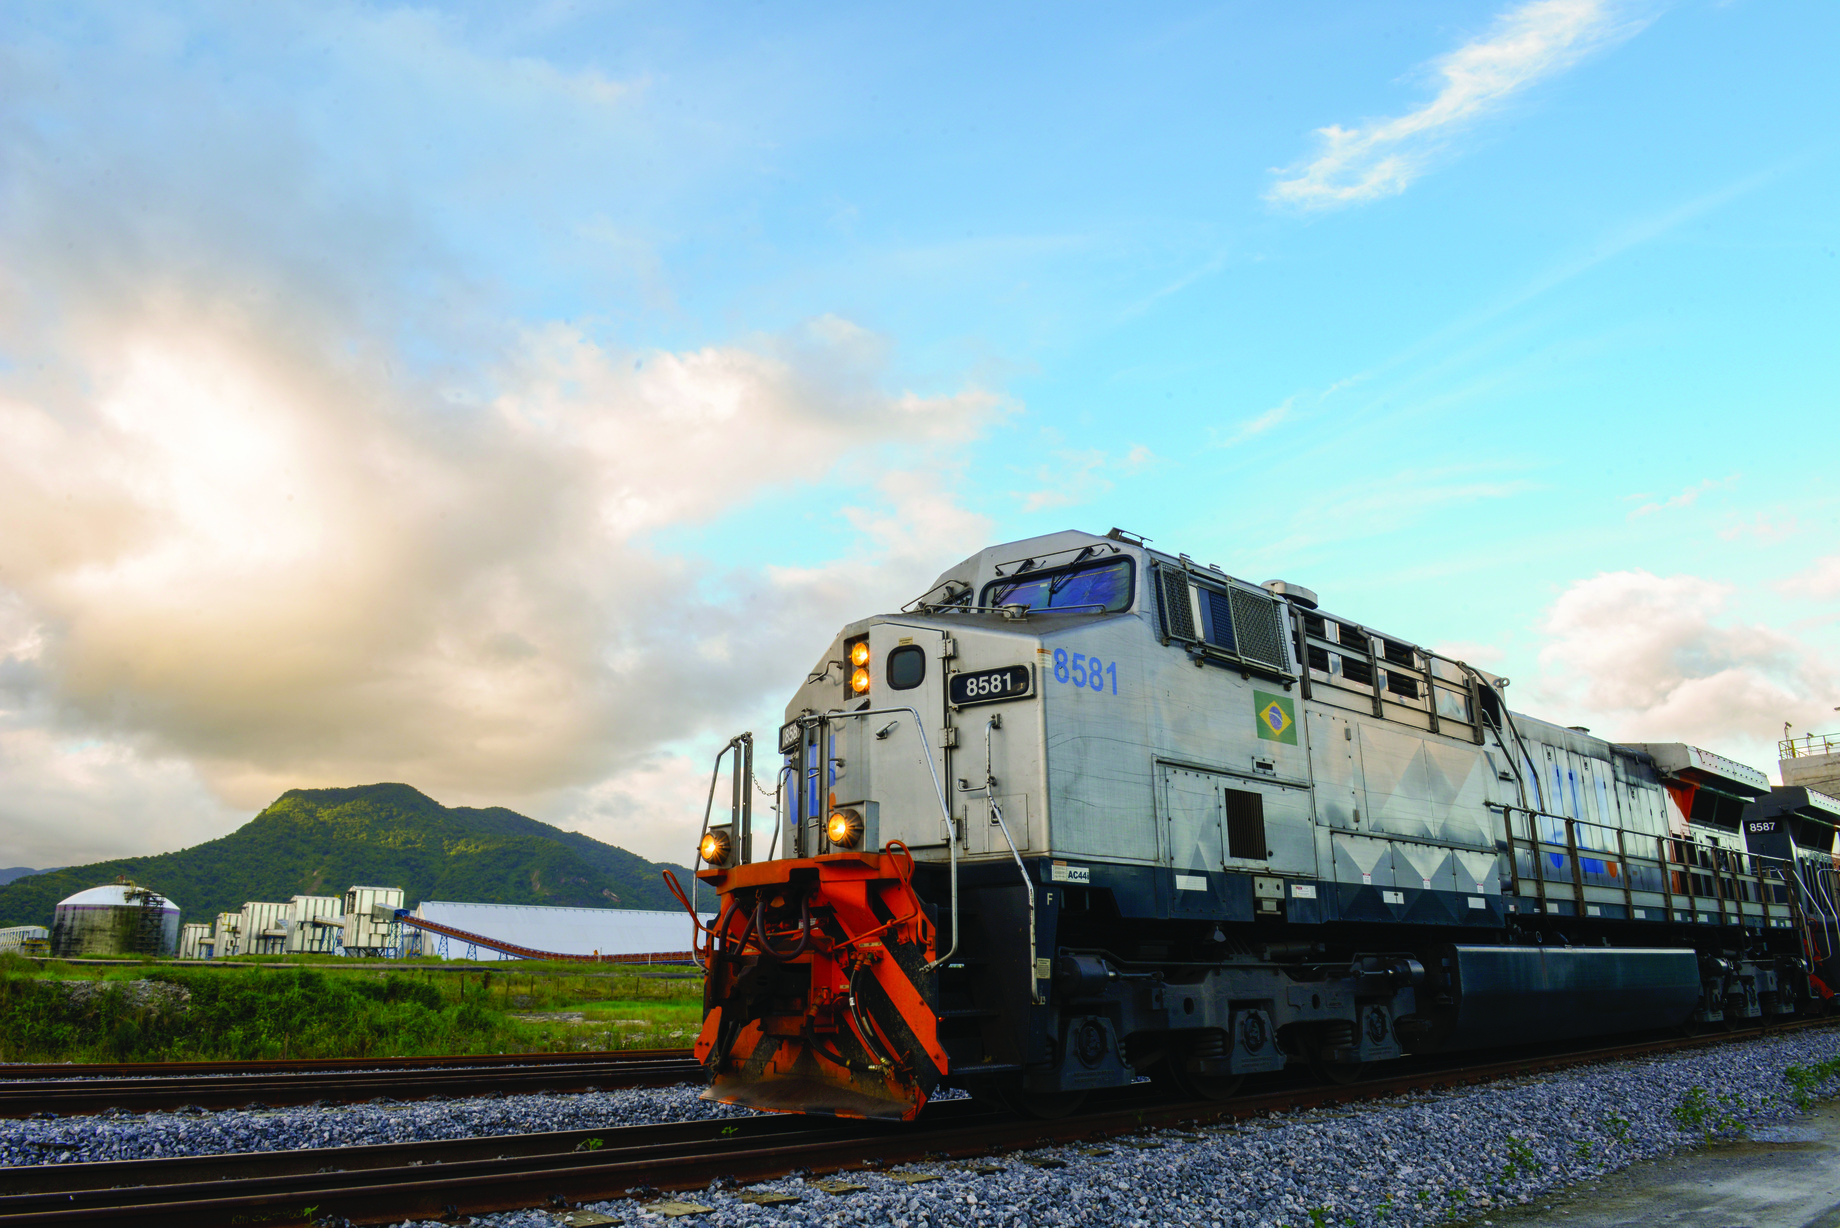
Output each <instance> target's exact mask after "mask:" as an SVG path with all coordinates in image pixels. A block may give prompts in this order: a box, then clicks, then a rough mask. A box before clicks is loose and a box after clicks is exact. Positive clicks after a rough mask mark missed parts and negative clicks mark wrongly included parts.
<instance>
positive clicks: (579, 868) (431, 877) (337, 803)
mask: <svg viewBox="0 0 1840 1228" xmlns="http://www.w3.org/2000/svg"><path fill="white" fill-rule="evenodd" d="M667 868H669V869H672V870H675V871H676V873H677V877H678V880H679V881H680V882H682V883H684V885H685V886H686V887H687V886H688V885H689V881H690V879H689V871H687V870H685V869H684V868H683V867H681V866H666V865H663V864H653V863H652V862H649V861H647V860H645V859H644V858H643V857H639V856H637V855H636V854H633V853H629V852H627V851H626V850H625V849H622V848H615V847H614V846H613V845H611V844H602V843H601V842H600V841H599V840H595V839H592V838H590V837H588V836H584V835H582V834H581V833H580V832H572V831H563V830H561V829H560V828H556V827H551V826H550V825H549V824H547V823H539V822H537V821H536V820H535V819H527V818H525V817H524V816H523V815H521V814H517V813H515V812H514V811H510V810H506V809H504V808H503V807H499V806H494V807H491V808H489V809H485V810H476V809H473V808H472V807H468V806H443V805H441V804H440V803H439V802H436V801H434V800H433V799H432V798H429V797H427V796H425V795H423V794H421V793H419V792H417V791H416V790H414V789H411V788H410V787H409V786H408V785H364V786H362V787H360V788H355V789H290V790H288V791H287V792H286V793H283V794H282V795H281V796H280V797H279V798H277V799H276V800H275V802H274V804H273V805H271V806H270V807H269V808H268V809H266V810H264V811H263V812H262V813H261V814H258V815H257V816H256V817H255V818H253V819H251V820H250V821H249V822H247V823H245V824H243V825H242V826H241V827H239V828H237V829H236V830H235V831H233V832H231V833H230V834H229V835H227V836H224V837H222V838H220V839H217V840H211V841H207V842H206V843H204V844H199V845H194V846H193V847H191V848H189V849H181V850H179V851H178V852H176V853H160V854H158V855H156V856H153V857H124V858H122V859H120V860H118V861H102V862H97V863H96V864H94V865H87V866H69V867H66V868H64V869H62V870H53V871H48V872H46V873H42V874H34V875H31V876H30V877H28V878H21V879H16V880H15V881H13V882H10V883H7V884H6V885H5V886H0V927H4V926H9V925H45V926H48V925H50V924H51V914H52V911H53V909H54V907H55V906H56V904H57V902H58V901H59V900H61V899H64V898H65V897H66V896H69V895H73V894H75V893H76V892H78V891H82V890H83V889H85V888H86V887H94V886H97V885H98V884H101V883H109V882H113V881H115V877H116V876H117V875H126V876H127V877H128V878H131V879H133V880H134V881H135V882H137V883H139V884H140V885H141V886H143V887H150V888H152V889H153V890H155V891H157V892H159V893H160V894H161V895H163V896H165V897H166V898H168V899H170V900H173V901H175V902H176V903H177V904H178V905H179V907H180V909H181V911H182V915H183V919H184V920H186V921H210V920H212V919H213V918H215V917H216V916H217V914H218V913H220V912H233V911H235V910H237V909H240V908H242V906H243V903H244V901H246V900H285V899H287V898H288V897H289V896H292V895H339V896H342V895H344V894H345V889H346V888H347V887H351V886H354V885H355V886H364V887H401V888H402V889H403V893H404V894H403V902H404V905H405V907H408V908H414V907H415V906H416V904H418V903H419V902H421V901H422V900H466V901H471V902H475V903H485V904H554V905H567V906H571V907H577V908H668V909H675V908H677V907H678V906H679V905H678V903H677V901H676V900H674V899H672V897H671V894H670V892H669V891H668V890H666V888H665V885H664V883H663V882H662V881H661V880H660V878H659V872H660V871H661V870H664V869H667Z"/></svg>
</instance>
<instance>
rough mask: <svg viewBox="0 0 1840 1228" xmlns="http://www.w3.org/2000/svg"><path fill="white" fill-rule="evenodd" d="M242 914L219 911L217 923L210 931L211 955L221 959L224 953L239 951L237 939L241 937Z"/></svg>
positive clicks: (229, 953)
mask: <svg viewBox="0 0 1840 1228" xmlns="http://www.w3.org/2000/svg"><path fill="white" fill-rule="evenodd" d="M242 928H243V914H242V913H240V912H220V913H218V914H217V924H216V925H215V926H214V927H212V931H211V956H212V958H213V959H222V958H224V957H225V956H226V955H236V954H239V953H240V952H241V949H242V948H241V945H240V943H239V941H238V940H239V939H240V938H241V937H242Z"/></svg>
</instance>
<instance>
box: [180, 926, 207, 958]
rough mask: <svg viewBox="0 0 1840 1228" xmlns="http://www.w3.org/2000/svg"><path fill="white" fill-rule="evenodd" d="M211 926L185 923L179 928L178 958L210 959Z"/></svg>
mask: <svg viewBox="0 0 1840 1228" xmlns="http://www.w3.org/2000/svg"><path fill="white" fill-rule="evenodd" d="M212 946H213V944H212V942H211V926H210V925H209V924H208V923H207V922H204V921H187V922H186V923H185V924H184V925H181V926H180V927H179V958H180V959H209V958H211V949H212Z"/></svg>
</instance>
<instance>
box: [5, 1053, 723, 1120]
mask: <svg viewBox="0 0 1840 1228" xmlns="http://www.w3.org/2000/svg"><path fill="white" fill-rule="evenodd" d="M544 1056H552V1055H544ZM553 1056H560V1055H553ZM572 1056H574V1060H572V1061H556V1060H550V1061H544V1062H539V1063H534V1064H529V1065H524V1064H518V1063H513V1062H511V1061H507V1060H505V1059H498V1060H496V1061H493V1062H490V1063H478V1064H442V1065H439V1066H428V1067H413V1066H411V1067H395V1068H390V1069H383V1070H365V1069H362V1066H363V1065H364V1063H362V1062H361V1061H360V1062H344V1063H341V1064H340V1065H339V1066H338V1067H335V1068H325V1067H321V1066H320V1064H319V1063H317V1062H316V1063H314V1064H313V1068H309V1069H296V1070H294V1071H289V1070H287V1069H286V1068H283V1069H280V1070H265V1071H257V1072H240V1073H231V1074H206V1073H198V1072H184V1073H178V1074H173V1075H156V1074H150V1073H140V1072H137V1073H136V1074H134V1075H132V1076H130V1077H125V1078H111V1077H101V1078H83V1077H71V1076H70V1075H68V1074H64V1073H62V1072H60V1073H48V1074H41V1075H38V1076H37V1077H33V1078H26V1079H18V1080H10V1081H9V1080H5V1079H0V1117H27V1116H31V1115H34V1114H40V1113H56V1114H84V1113H100V1112H104V1111H106V1110H110V1109H126V1110H130V1111H139V1112H150V1111H154V1110H158V1109H174V1108H182V1107H189V1106H193V1105H196V1106H198V1107H200V1108H220V1109H222V1108H238V1107H243V1106H246V1105H249V1104H251V1103H252V1102H253V1103H255V1104H259V1105H261V1106H263V1107H274V1106H280V1105H300V1104H313V1103H318V1102H331V1103H344V1104H350V1103H356V1102H359V1101H365V1100H375V1099H378V1098H379V1097H386V1098H389V1099H392V1100H418V1099H427V1098H429V1097H436V1096H440V1097H467V1096H484V1095H493V1094H501V1095H517V1094H522V1093H529V1092H568V1091H584V1090H587V1089H588V1088H595V1089H610V1088H621V1087H669V1086H673V1085H675V1084H680V1083H690V1082H700V1081H701V1080H702V1079H703V1078H704V1077H705V1075H706V1072H705V1071H704V1069H703V1067H702V1066H701V1065H700V1064H698V1063H697V1062H696V1060H695V1059H694V1058H692V1057H691V1056H690V1055H689V1054H688V1053H686V1052H683V1051H681V1050H635V1051H634V1052H633V1054H632V1055H630V1056H628V1055H625V1054H605V1053H603V1054H597V1055H593V1056H590V1055H587V1054H582V1055H572ZM354 1066H355V1067H359V1068H358V1069H353V1067H354ZM69 1069H71V1068H65V1070H69ZM4 1073H5V1072H0V1074H4Z"/></svg>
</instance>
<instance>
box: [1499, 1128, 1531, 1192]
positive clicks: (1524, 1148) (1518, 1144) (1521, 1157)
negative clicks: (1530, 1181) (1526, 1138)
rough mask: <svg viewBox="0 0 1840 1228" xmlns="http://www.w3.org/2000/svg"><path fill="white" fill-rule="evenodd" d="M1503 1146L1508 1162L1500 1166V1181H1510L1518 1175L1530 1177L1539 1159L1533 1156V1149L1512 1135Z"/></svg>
mask: <svg viewBox="0 0 1840 1228" xmlns="http://www.w3.org/2000/svg"><path fill="white" fill-rule="evenodd" d="M1503 1146H1504V1147H1505V1148H1506V1150H1507V1152H1508V1162H1507V1163H1506V1164H1503V1165H1502V1166H1501V1179H1502V1180H1503V1181H1512V1180H1514V1178H1515V1176H1516V1175H1518V1174H1526V1175H1527V1176H1532V1175H1533V1170H1534V1168H1535V1167H1536V1166H1537V1165H1538V1164H1539V1157H1538V1156H1536V1155H1534V1154H1533V1148H1531V1147H1529V1146H1528V1145H1527V1144H1526V1143H1524V1142H1522V1141H1521V1140H1520V1139H1518V1138H1516V1137H1515V1136H1514V1135H1512V1134H1510V1135H1509V1136H1508V1139H1507V1142H1506V1143H1504V1144H1503Z"/></svg>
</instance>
